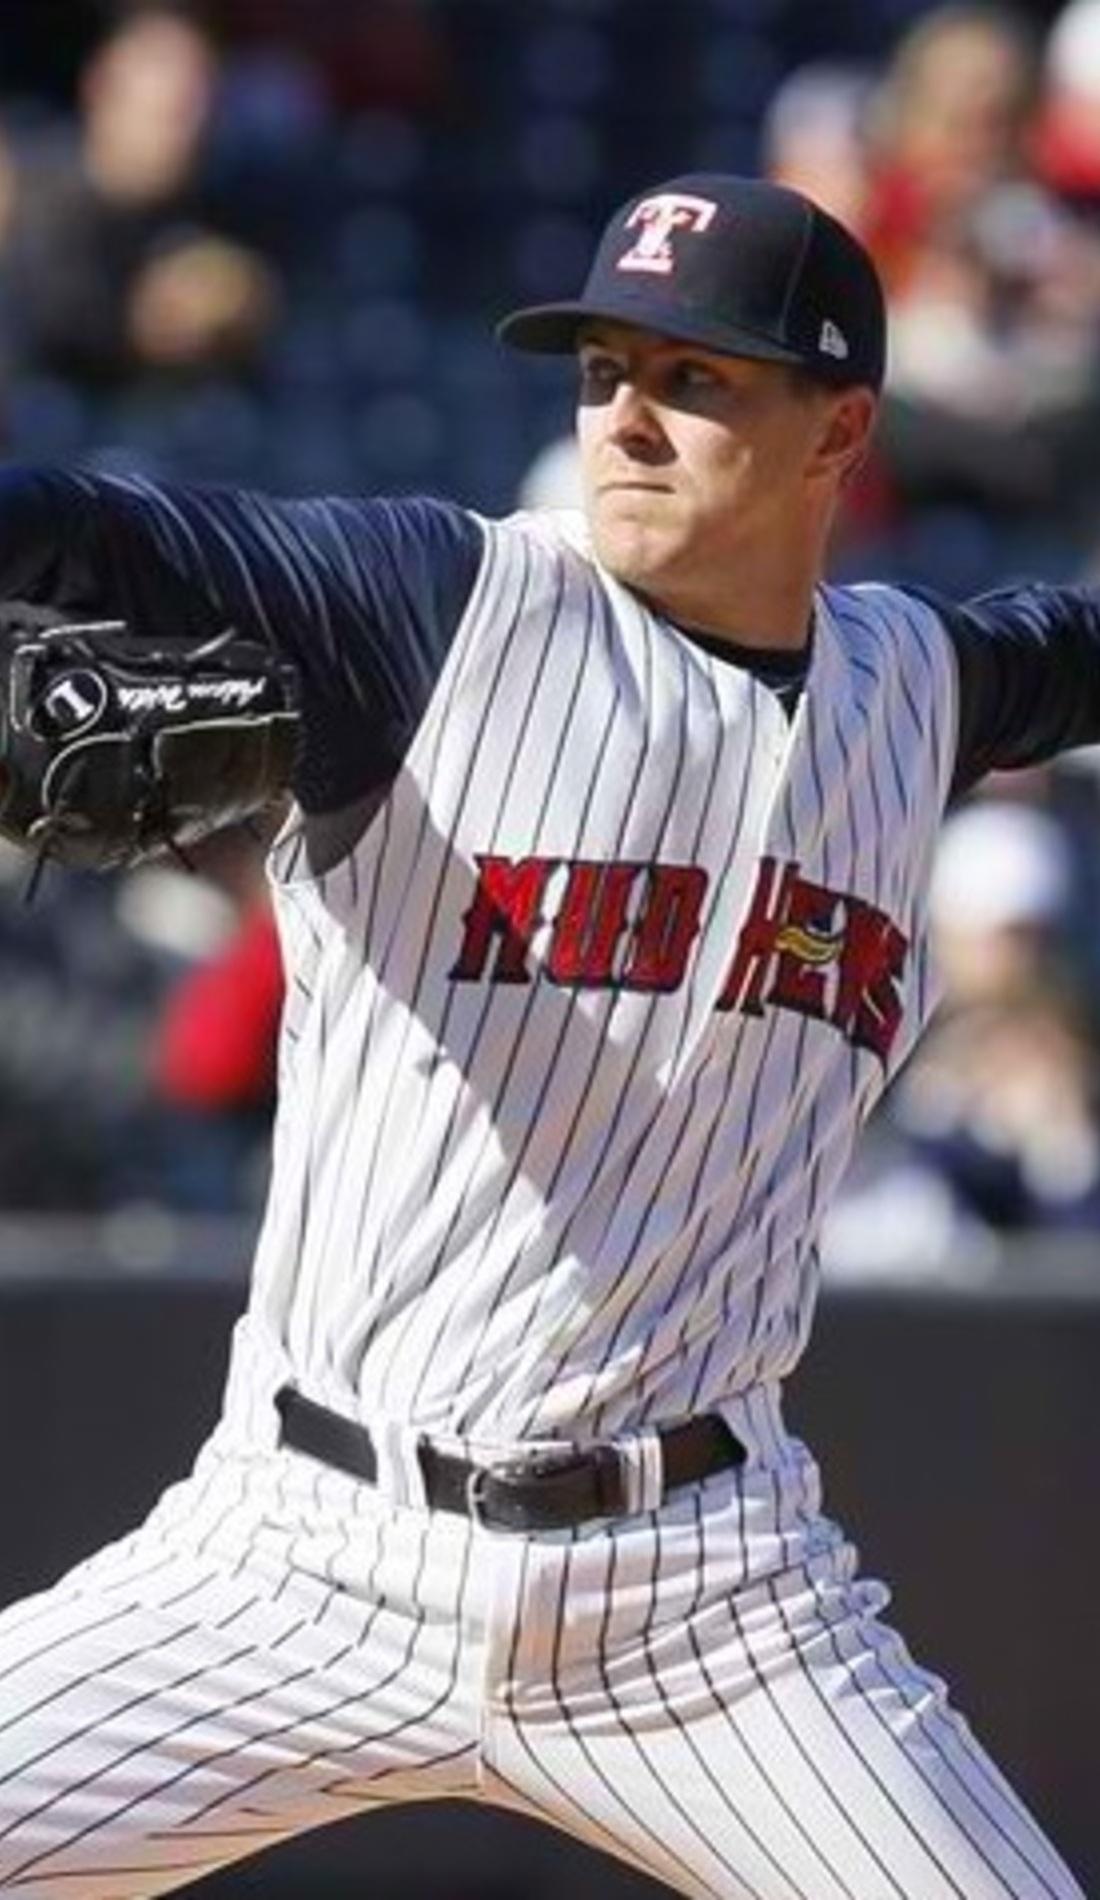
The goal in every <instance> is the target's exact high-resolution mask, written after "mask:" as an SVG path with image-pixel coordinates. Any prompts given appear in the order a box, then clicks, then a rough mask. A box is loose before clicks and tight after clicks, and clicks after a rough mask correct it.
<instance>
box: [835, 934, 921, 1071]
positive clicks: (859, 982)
mask: <svg viewBox="0 0 1100 1900" xmlns="http://www.w3.org/2000/svg"><path fill="white" fill-rule="evenodd" d="M908 949H909V940H908V938H907V937H905V936H903V935H902V933H901V931H900V930H899V929H898V927H897V925H896V924H895V923H893V922H892V921H891V919H890V918H889V917H887V916H886V914H885V912H883V911H881V910H876V909H875V908H874V905H873V904H865V903H864V901H863V899H862V898H860V897H849V899H848V920H847V929H846V931H845V933H844V949H843V952H842V954H841V958H840V984H839V987H838V989H837V996H836V1001H835V1003H834V1004H833V1010H832V1017H831V1020H832V1021H833V1022H834V1023H835V1024H836V1026H837V1028H838V1029H840V1030H842V1031H843V1033H844V1034H845V1035H846V1036H847V1037H849V1039H850V1040H851V1041H852V1042H857V1043H859V1044H860V1045H861V1046H862V1047H863V1048H864V1049H871V1050H873V1051H874V1053H875V1055H877V1056H879V1057H881V1059H882V1061H883V1062H885V1061H886V1058H887V1056H888V1055H889V1053H890V1047H891V1044H892V1043H893V1040H894V1037H895V1036H896V1034H897V1032H898V1026H899V1024H900V1022H901V997H900V995H899V993H898V989H897V984H898V982H899V981H900V979H901V976H902V972H903V971H904V968H905V958H906V953H907V952H908Z"/></svg>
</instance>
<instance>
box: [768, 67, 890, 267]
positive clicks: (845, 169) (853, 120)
mask: <svg viewBox="0 0 1100 1900" xmlns="http://www.w3.org/2000/svg"><path fill="white" fill-rule="evenodd" d="M874 95H875V86H874V79H873V75H872V74H871V73H870V72H868V71H867V70H866V69H865V68H863V67H861V66H842V65H836V64H830V63H828V62H825V61H820V62H814V63H813V64H810V65H807V66H799V67H797V68H796V69H795V71H794V72H792V73H790V74H789V75H788V76H787V78H786V79H785V80H784V81H783V84H782V85H781V86H780V87H779V88H778V89H777V91H776V92H775V93H774V95H773V97H772V100H771V103H770V104H769V106H768V109H767V112H766V113H765V115H764V123H763V127H762V131H761V153H762V158H763V165H764V170H765V173H766V175H767V176H768V177H769V178H772V179H774V180H775V182H776V184H778V185H788V186H789V187H790V188H791V190H792V191H801V192H805V193H806V195H807V196H808V197H810V198H813V199H814V200H815V201H816V202H817V203H818V204H819V205H822V206H823V207H824V209H825V210H826V211H831V212H832V214H833V217H834V218H839V219H840V221H841V223H842V224H846V225H848V226H849V228H850V229H851V230H853V231H864V230H865V229H866V225H867V220H868V216H869V211H870V194H871V174H870V166H869V153H868V117H869V112H870V107H871V102H872V99H873V98H874Z"/></svg>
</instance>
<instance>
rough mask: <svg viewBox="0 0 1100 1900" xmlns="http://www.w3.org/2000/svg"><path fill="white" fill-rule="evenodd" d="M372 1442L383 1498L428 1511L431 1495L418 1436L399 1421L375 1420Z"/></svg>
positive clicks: (392, 1419) (391, 1419)
mask: <svg viewBox="0 0 1100 1900" xmlns="http://www.w3.org/2000/svg"><path fill="white" fill-rule="evenodd" d="M371 1441H372V1443H373V1445H374V1452H375V1457H376V1458H377V1460H378V1489H379V1490H380V1491H381V1492H382V1494H383V1496H384V1497H388V1498H392V1499H393V1502H394V1503H395V1504H404V1505H407V1506H408V1507H409V1508H410V1509H411V1510H414V1511H425V1510H427V1508H428V1492H427V1487H426V1485H425V1482H424V1471H423V1467H422V1466H421V1463H420V1459H419V1457H418V1456H417V1451H418V1447H419V1443H420V1438H419V1434H418V1433H414V1432H411V1431H410V1430H409V1428H408V1426H407V1425H404V1424H402V1422H401V1420H400V1419H397V1418H383V1419H374V1420H372V1422H371Z"/></svg>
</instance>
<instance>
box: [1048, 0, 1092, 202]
mask: <svg viewBox="0 0 1100 1900" xmlns="http://www.w3.org/2000/svg"><path fill="white" fill-rule="evenodd" d="M1033 151H1034V156H1035V162H1036V166H1037V168H1038V171H1039V175H1040V176H1041V177H1042V178H1043V180H1044V181H1045V183H1046V184H1048V185H1049V186H1050V187H1051V189H1052V190H1053V191H1055V192H1057V193H1058V195H1059V197H1061V198H1062V199H1063V200H1065V201H1066V202H1068V203H1070V204H1072V205H1074V206H1075V207H1076V208H1077V209H1079V210H1082V211H1084V212H1086V213H1088V214H1089V215H1091V216H1093V217H1095V216H1096V215H1097V213H1100V0H1070V4H1069V5H1068V6H1067V7H1064V8H1063V9H1062V12H1061V13H1060V14H1059V15H1058V17H1057V19H1056V20H1055V21H1054V24H1053V26H1052V28H1051V31H1050V34H1049V36H1048V39H1047V44H1046V51H1045V56H1044V61H1043V103H1042V108H1041V111H1040V114H1039V119H1038V123H1037V126H1036V129H1035V138H1034V143H1033Z"/></svg>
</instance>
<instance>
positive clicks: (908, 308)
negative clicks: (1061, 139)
mask: <svg viewBox="0 0 1100 1900" xmlns="http://www.w3.org/2000/svg"><path fill="white" fill-rule="evenodd" d="M1039 86H1040V49H1039V46H1038V43H1037V41H1036V39H1035V38H1034V36H1033V34H1032V32H1031V29H1030V28H1029V27H1028V26H1027V25H1026V24H1024V23H1022V22H1021V20H1020V19H1019V17H1018V16H1017V15H1016V14H1015V13H1013V12H1011V11H1006V10H1004V9H1002V8H1000V7H996V6H983V5H959V6H947V7H941V8H937V9H936V10H934V11H933V12H931V13H929V14H927V15H926V16H925V17H924V18H923V19H922V20H920V21H919V22H918V23H917V25H916V26H914V27H913V28H912V29H911V30H910V32H909V33H908V34H906V35H905V36H904V37H903V39H902V41H901V42H900V44H899V46H898V48H897V50H896V52H895V54H894V57H893V59H892V61H891V62H890V65H889V67H888V69H887V71H886V73H885V74H884V76H883V80H882V84H881V87H880V89H879V91H878V94H877V96H876V98H875V100H874V102H873V105H872V107H871V108H870V109H869V111H868V113H867V114H866V115H865V117H864V119H863V120H862V121H861V123H863V124H865V125H866V128H867V132H866V136H867V147H866V150H867V164H868V177H867V183H866V190H865V194H864V202H863V208H862V230H863V235H864V236H865V238H866V239H867V241H868V243H869V244H870V245H871V248H872V249H873V251H874V252H875V255H876V257H877V260H878V262H879V265H880V268H881V270H882V272H883V275H884V279H885V282H886V286H887V294H888V298H889V303H890V361H889V371H888V381H887V390H886V400H885V404H884V410H883V419H882V426H881V429H880V432H879V438H878V447H877V457H876V460H875V462H874V464H873V466H872V468H871V470H870V471H869V473H868V476H867V477H866V479H865V481H864V484H863V486H862V487H861V488H860V489H857V491H856V492H855V495H854V497H853V507H852V509H851V511H850V519H849V522H848V524H847V525H848V542H849V546H848V547H847V548H846V549H845V558H846V559H849V560H850V561H854V562H855V563H856V564H857V565H858V564H862V563H865V562H866V559H867V543H868V542H869V541H870V542H871V543H872V546H873V554H872V557H871V558H873V559H875V560H876V561H878V560H881V561H882V562H883V563H884V564H885V565H888V566H890V567H892V568H893V569H894V571H895V572H896V573H898V574H899V575H900V576H901V578H903V579H905V578H907V579H915V580H918V581H925V582H928V583H930V584H934V585H938V586H940V587H942V588H943V589H944V591H946V592H949V593H950V592H956V593H968V592H976V591H980V589H981V588H982V587H984V586H987V585H992V584H994V582H995V581H996V580H997V579H998V578H999V577H1000V576H1001V575H1002V574H1003V573H1004V571H1005V569H1006V567H1011V566H1013V565H1015V564H1016V563H1018V562H1021V561H1022V562H1023V564H1024V565H1026V566H1027V567H1028V568H1029V570H1030V571H1031V572H1034V573H1036V574H1039V575H1048V576H1050V577H1051V578H1056V579H1063V578H1066V576H1067V574H1069V573H1071V572H1072V571H1073V570H1074V568H1075V566H1076V565H1077V563H1078V562H1079V561H1080V559H1081V558H1082V557H1083V554H1084V552H1085V550H1086V549H1087V548H1088V547H1089V546H1090V545H1091V544H1092V542H1093V540H1094V538H1095V536H1096V534H1097V531H1098V527H1100V471H1098V470H1097V467H1096V458H1095V450H1094V441H1095V434H1096V428H1097V425H1098V423H1100V241H1098V239H1097V236H1096V235H1095V234H1094V233H1093V232H1092V231H1091V230H1089V229H1088V228H1087V227H1086V226H1085V225H1084V223H1083V222H1082V221H1081V220H1080V219H1078V218H1076V217H1074V216H1073V215H1072V214H1071V213H1070V212H1069V211H1068V210H1067V209H1066V208H1065V207H1064V206H1063V205H1062V204H1061V203H1060V202H1059V201H1058V200H1057V199H1056V198H1055V197H1054V196H1053V194H1052V193H1050V192H1049V191H1048V190H1047V189H1046V187H1045V186H1044V185H1043V184H1042V183H1041V182H1040V181H1039V180H1038V179H1037V178H1036V177H1035V176H1034V172H1033V166H1032V161H1031V146H1030V139H1031V133H1032V128H1033V125H1034V122H1035V114H1036V109H1037V102H1038V98H1039ZM1021 531H1023V532H1025V533H1026V534H1027V536H1028V541H1027V546H1026V550H1025V549H1023V548H1022V547H1021V543H1020V535H1021Z"/></svg>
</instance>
